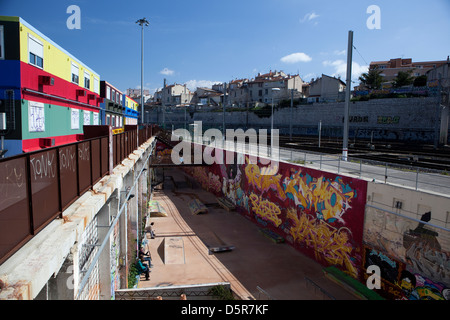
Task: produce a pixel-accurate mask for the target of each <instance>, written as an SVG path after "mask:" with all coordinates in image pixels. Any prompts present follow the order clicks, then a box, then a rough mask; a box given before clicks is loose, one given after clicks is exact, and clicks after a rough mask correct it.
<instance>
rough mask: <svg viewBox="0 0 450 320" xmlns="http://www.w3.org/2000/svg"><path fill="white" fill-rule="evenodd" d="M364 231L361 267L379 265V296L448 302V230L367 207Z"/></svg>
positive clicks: (449, 292)
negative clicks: (363, 253)
mask: <svg viewBox="0 0 450 320" xmlns="http://www.w3.org/2000/svg"><path fill="white" fill-rule="evenodd" d="M427 214H428V215H430V214H431V213H427ZM427 214H425V215H424V217H426V215H427ZM428 218H429V216H428ZM424 220H429V219H424ZM364 232H365V237H364V243H365V251H366V254H365V262H364V268H367V266H369V265H370V264H375V265H378V266H380V269H381V270H382V274H381V278H382V284H383V287H382V289H381V292H380V294H381V295H384V296H386V297H388V298H393V299H408V300H444V299H445V300H449V299H450V251H449V249H450V237H449V236H450V233H449V232H448V230H444V229H439V228H436V227H433V226H431V225H427V224H426V223H422V222H418V221H416V220H412V219H409V218H407V217H403V216H399V215H394V214H391V213H389V212H387V211H384V210H381V209H378V208H375V207H370V206H367V208H366V221H365V224H364ZM368 252H370V254H369V253H368ZM387 262H389V263H387Z"/></svg>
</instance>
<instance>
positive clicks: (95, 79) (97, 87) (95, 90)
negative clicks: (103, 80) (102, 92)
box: [94, 77, 100, 94]
mask: <svg viewBox="0 0 450 320" xmlns="http://www.w3.org/2000/svg"><path fill="white" fill-rule="evenodd" d="M99 84H100V81H99V80H98V78H96V77H94V92H95V93H96V94H99Z"/></svg>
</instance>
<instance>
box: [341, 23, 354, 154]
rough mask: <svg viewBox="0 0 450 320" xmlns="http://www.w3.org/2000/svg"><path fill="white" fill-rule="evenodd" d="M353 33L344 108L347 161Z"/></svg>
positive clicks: (348, 56)
mask: <svg viewBox="0 0 450 320" xmlns="http://www.w3.org/2000/svg"><path fill="white" fill-rule="evenodd" d="M352 55H353V31H351V30H350V31H349V32H348V49H347V87H346V91H345V108H344V139H343V140H344V141H343V146H342V160H343V161H347V155H348V130H349V108H350V94H351V91H352V60H353V57H352Z"/></svg>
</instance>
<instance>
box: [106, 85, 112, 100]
mask: <svg viewBox="0 0 450 320" xmlns="http://www.w3.org/2000/svg"><path fill="white" fill-rule="evenodd" d="M106 99H108V100H111V87H108V86H107V87H106Z"/></svg>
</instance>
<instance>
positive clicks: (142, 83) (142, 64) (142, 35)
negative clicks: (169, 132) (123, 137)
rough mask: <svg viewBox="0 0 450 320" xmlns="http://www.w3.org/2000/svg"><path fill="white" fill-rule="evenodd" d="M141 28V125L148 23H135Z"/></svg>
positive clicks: (144, 21)
mask: <svg viewBox="0 0 450 320" xmlns="http://www.w3.org/2000/svg"><path fill="white" fill-rule="evenodd" d="M136 23H137V24H139V25H140V26H141V115H142V123H144V26H146V27H147V26H148V25H149V24H150V22H148V21H147V19H145V18H142V19H139V20H138V21H136Z"/></svg>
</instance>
